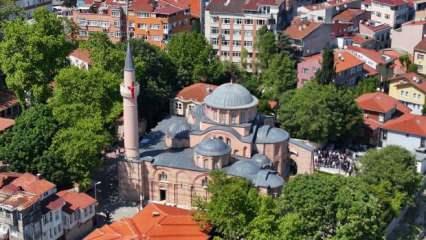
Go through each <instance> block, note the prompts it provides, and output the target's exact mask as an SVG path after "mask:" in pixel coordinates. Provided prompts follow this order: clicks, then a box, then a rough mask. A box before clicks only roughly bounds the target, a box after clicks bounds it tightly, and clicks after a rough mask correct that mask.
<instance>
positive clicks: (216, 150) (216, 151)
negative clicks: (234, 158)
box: [194, 138, 231, 157]
mask: <svg viewBox="0 0 426 240" xmlns="http://www.w3.org/2000/svg"><path fill="white" fill-rule="evenodd" d="M194 150H195V152H196V153H198V154H200V155H203V156H210V157H212V156H223V155H227V154H230V153H231V147H229V145H228V144H226V143H224V142H223V141H222V140H220V139H218V138H208V139H204V140H203V141H202V142H200V143H199V144H198V145H197V146H196V147H195V149H194Z"/></svg>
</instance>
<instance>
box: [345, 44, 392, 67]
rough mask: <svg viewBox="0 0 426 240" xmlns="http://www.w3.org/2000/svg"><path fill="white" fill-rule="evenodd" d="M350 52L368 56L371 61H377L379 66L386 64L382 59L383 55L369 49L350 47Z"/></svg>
mask: <svg viewBox="0 0 426 240" xmlns="http://www.w3.org/2000/svg"><path fill="white" fill-rule="evenodd" d="M347 49H348V50H349V51H354V52H358V53H361V54H362V55H365V56H367V57H368V58H370V59H371V60H373V61H375V62H376V63H379V64H385V63H386V62H385V60H384V59H383V57H382V54H381V53H380V52H378V51H376V50H372V49H368V48H362V47H356V46H348V48H347Z"/></svg>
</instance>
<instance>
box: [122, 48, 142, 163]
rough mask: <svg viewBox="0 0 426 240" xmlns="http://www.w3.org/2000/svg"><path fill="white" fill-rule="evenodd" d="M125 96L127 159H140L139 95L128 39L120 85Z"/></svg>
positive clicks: (125, 145)
mask: <svg viewBox="0 0 426 240" xmlns="http://www.w3.org/2000/svg"><path fill="white" fill-rule="evenodd" d="M120 93H121V96H122V97H123V125H124V152H125V156H126V159H127V160H139V126H138V125H139V124H138V101H137V100H138V95H139V84H138V83H137V82H136V79H135V68H134V66H133V59H132V51H131V49H130V43H129V41H127V52H126V61H125V65H124V80H123V82H122V83H121V85H120Z"/></svg>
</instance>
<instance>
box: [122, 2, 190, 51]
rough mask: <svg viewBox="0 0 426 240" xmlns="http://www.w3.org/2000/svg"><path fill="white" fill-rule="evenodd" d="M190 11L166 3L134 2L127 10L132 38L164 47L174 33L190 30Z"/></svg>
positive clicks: (187, 8)
mask: <svg viewBox="0 0 426 240" xmlns="http://www.w3.org/2000/svg"><path fill="white" fill-rule="evenodd" d="M191 19H192V15H191V10H190V8H189V7H182V6H180V5H178V4H173V2H168V1H163V0H159V1H149V0H137V1H134V2H133V3H132V5H131V7H130V9H129V26H130V31H131V35H132V37H134V38H142V39H145V40H146V41H147V42H149V43H151V44H153V45H156V46H158V47H164V46H165V45H166V43H167V41H168V39H169V38H170V36H171V35H172V34H174V33H178V32H188V31H191V30H192V25H191Z"/></svg>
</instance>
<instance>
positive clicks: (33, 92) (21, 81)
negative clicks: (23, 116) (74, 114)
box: [0, 8, 72, 104]
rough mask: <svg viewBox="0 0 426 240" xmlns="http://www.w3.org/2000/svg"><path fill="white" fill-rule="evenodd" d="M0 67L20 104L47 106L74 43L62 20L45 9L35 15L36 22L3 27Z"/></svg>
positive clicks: (37, 11) (18, 20)
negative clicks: (53, 81)
mask: <svg viewBox="0 0 426 240" xmlns="http://www.w3.org/2000/svg"><path fill="white" fill-rule="evenodd" d="M3 33H4V39H3V41H2V42H0V67H1V70H2V71H3V72H4V73H5V74H6V83H7V86H8V87H9V88H10V89H12V90H13V91H14V92H15V94H16V95H17V96H18V98H19V100H20V101H21V103H25V101H24V100H28V102H29V103H30V104H34V103H44V102H46V100H47V98H48V97H49V96H50V92H51V89H50V85H49V84H50V82H51V81H52V80H53V79H54V76H55V75H56V73H57V72H58V71H59V70H60V69H61V68H62V67H64V66H66V65H67V60H66V56H67V55H68V53H69V52H70V50H71V47H72V45H71V43H70V42H68V41H67V40H66V38H65V34H64V26H63V24H62V20H61V19H60V18H58V17H57V16H56V15H55V14H52V13H49V12H48V11H47V10H46V9H44V8H43V9H38V10H36V11H35V12H34V23H33V24H30V23H28V22H26V21H24V20H20V19H16V20H13V21H9V22H7V23H6V24H5V25H4V28H3Z"/></svg>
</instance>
